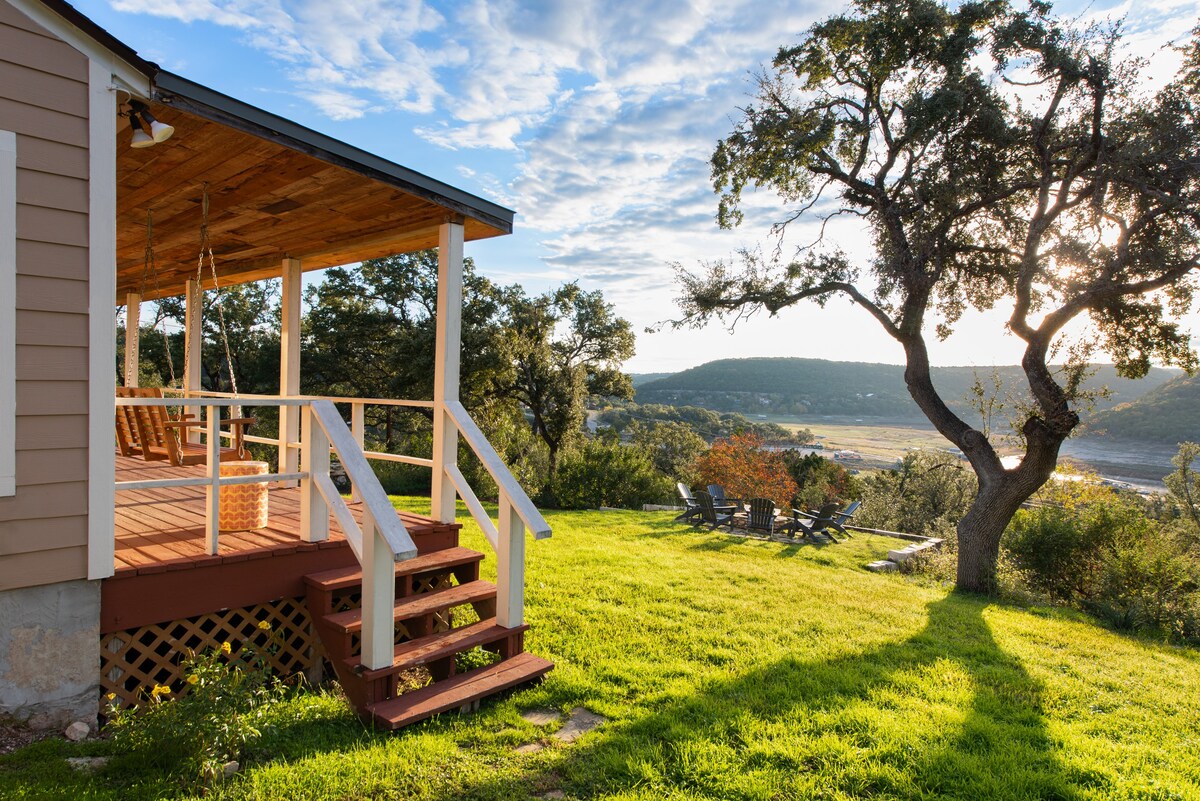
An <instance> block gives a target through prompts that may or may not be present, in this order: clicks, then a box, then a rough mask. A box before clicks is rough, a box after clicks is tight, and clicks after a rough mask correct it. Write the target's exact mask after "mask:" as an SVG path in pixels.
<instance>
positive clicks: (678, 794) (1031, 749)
mask: <svg viewBox="0 0 1200 801" xmlns="http://www.w3.org/2000/svg"><path fill="white" fill-rule="evenodd" d="M426 503H427V501H426ZM548 517H549V519H550V522H551V525H552V526H553V527H554V537H553V538H552V539H550V540H546V541H543V542H539V543H532V542H531V543H530V545H529V548H528V582H527V585H528V586H527V604H526V609H527V617H528V619H529V621H530V623H531V624H532V625H533V629H532V631H531V632H530V633H529V635H528V637H527V639H526V644H527V648H528V649H529V650H531V651H533V652H535V653H537V654H539V655H542V656H545V657H548V658H549V659H552V660H553V661H554V662H555V663H556V665H557V667H556V668H555V670H554V671H553V672H552V673H551V674H550V675H549V677H548V679H547V681H546V682H545V683H544V684H542V685H540V686H537V687H534V688H531V689H526V690H522V691H518V692H515V693H510V694H508V695H507V696H504V697H502V698H500V699H499V700H493V701H491V702H490V703H485V704H484V706H483V709H482V710H481V711H480V712H478V713H475V714H470V715H465V716H460V715H457V714H452V715H445V716H442V717H441V718H439V719H436V720H433V721H430V722H427V723H424V724H420V725H417V726H414V727H412V728H409V729H405V730H403V731H401V732H400V733H399V734H396V735H385V734H375V733H372V732H369V731H367V730H365V729H364V728H363V727H362V725H361V724H359V723H358V722H357V719H356V718H354V717H353V716H352V715H351V713H350V711H349V709H348V708H347V706H346V705H345V703H344V702H343V701H342V700H340V698H339V697H338V696H336V695H335V694H333V693H316V692H312V693H306V694H303V695H300V696H298V697H296V698H295V699H293V700H291V701H288V702H286V703H284V704H281V705H280V706H279V707H278V710H277V713H276V714H275V717H274V721H273V725H272V726H271V727H270V729H269V730H268V731H267V732H266V733H265V735H264V737H263V738H262V739H261V740H260V741H259V742H258V744H257V745H256V746H255V748H254V751H253V753H252V754H251V755H250V756H249V758H248V759H247V760H246V764H245V766H244V768H243V771H242V773H241V774H239V775H238V776H237V777H236V778H234V779H233V780H231V781H229V782H226V783H225V784H224V785H221V786H219V787H217V788H215V789H214V790H211V791H209V792H208V794H207V797H209V798H220V799H293V798H294V799H357V798H373V799H376V798H377V799H408V798H413V799H447V800H448V799H520V798H533V797H538V796H539V795H544V794H546V793H548V792H550V791H560V792H562V793H564V794H565V797H567V798H612V799H646V800H647V801H649V800H650V799H655V800H657V799H683V798H708V799H763V800H764V801H765V800H766V799H808V798H821V799H849V798H872V799H1145V800H1146V801H1152V800H1153V801H1158V800H1159V799H1161V800H1163V801H1166V800H1167V799H1191V798H1200V652H1197V651H1196V650H1189V649H1182V648H1174V647H1168V646H1163V645H1158V644H1155V643H1151V642H1146V641H1144V640H1138V639H1135V638H1132V637H1128V636H1124V635H1121V634H1116V633H1113V632H1110V631H1108V630H1106V629H1104V628H1101V627H1100V626H1098V625H1096V624H1095V623H1093V622H1092V621H1090V620H1089V619H1087V618H1085V617H1083V616H1081V615H1078V614H1075V613H1071V612H1065V611H1061V610H1047V609H1023V608H1018V607H1013V606H1006V605H1003V604H997V603H988V602H986V601H984V600H981V599H978V598H974V597H961V596H958V595H953V594H949V593H948V591H947V590H946V589H944V588H940V587H934V586H929V585H928V584H926V583H922V582H919V581H915V580H912V579H908V578H905V577H902V576H895V575H888V576H885V575H876V574H872V573H868V572H867V571H865V570H864V569H863V567H862V566H863V565H864V564H865V563H866V562H867V561H869V560H871V559H874V558H879V557H881V556H883V555H884V554H885V552H886V551H887V550H888V548H889V547H895V544H896V541H895V540H890V539H885V538H880V537H871V536H867V535H857V536H856V537H855V538H854V539H852V540H850V541H848V542H845V543H841V544H838V545H828V546H820V545H816V546H814V545H803V546H792V545H780V544H775V543H765V542H759V541H749V540H744V539H740V538H734V537H729V536H726V535H722V534H714V533H708V532H701V531H696V530H690V529H688V528H686V527H684V526H682V525H678V524H673V523H671V522H670V519H671V515H670V514H667V513H635V512H604V513H600V512H597V513H556V514H550V515H548ZM466 529H467V531H466V534H465V536H464V541H465V544H467V545H469V546H471V547H476V548H479V549H481V550H484V551H485V552H487V545H486V543H485V542H484V541H483V539H482V537H481V536H480V535H479V533H478V530H477V529H475V528H474V526H473V525H469V524H468V525H467V527H466ZM494 564H495V562H494V559H489V560H488V561H487V562H485V572H487V570H488V569H489V566H490V567H491V569H492V570H494ZM575 706H584V707H587V708H588V709H590V710H592V711H593V712H596V713H599V714H601V715H604V716H605V717H607V718H608V719H609V722H608V723H607V724H605V725H604V726H603V727H601V728H600V729H598V730H596V731H594V732H591V733H590V734H587V735H585V736H584V737H583V738H581V739H580V740H578V741H577V742H576V743H574V744H573V745H570V746H564V745H560V744H557V743H555V742H553V741H548V742H549V744H548V745H547V747H545V748H544V749H542V750H540V751H538V752H536V753H520V752H518V750H517V749H518V747H520V746H522V745H524V744H528V743H533V742H538V741H542V740H545V739H546V738H547V737H548V735H549V734H550V732H551V731H553V729H554V728H555V727H556V725H557V724H551V725H549V726H546V727H542V728H539V727H535V726H533V725H531V724H529V723H526V722H525V721H524V720H522V719H521V717H520V713H521V712H522V711H524V710H529V709H533V708H543V707H551V708H554V709H557V710H560V711H563V712H566V711H568V710H570V709H571V708H572V707H575ZM107 748H108V744H107V743H104V742H99V743H87V744H83V745H80V746H72V745H69V744H67V743H65V742H63V741H58V740H56V741H48V742H42V743H38V744H35V745H33V746H30V747H28V748H26V749H24V750H23V751H19V752H17V753H15V754H12V755H10V756H7V757H0V798H5V799H9V798H105V799H136V798H159V797H176V796H177V795H178V791H177V790H176V789H175V787H174V786H173V785H171V784H170V783H168V782H164V781H162V780H160V779H156V778H155V777H148V776H144V775H143V776H136V775H129V774H124V775H114V774H115V772H114V771H108V772H102V773H100V774H98V775H97V776H94V777H90V778H89V777H84V776H81V775H79V774H77V773H76V772H74V771H73V770H72V769H71V768H70V767H68V766H67V764H66V762H65V759H64V758H65V757H68V756H78V755H85V754H103V753H106V749H107Z"/></svg>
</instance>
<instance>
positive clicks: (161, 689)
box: [150, 684, 171, 698]
mask: <svg viewBox="0 0 1200 801" xmlns="http://www.w3.org/2000/svg"><path fill="white" fill-rule="evenodd" d="M150 694H151V695H152V696H154V697H155V698H157V697H158V696H160V695H170V694H171V688H170V687H168V686H167V685H165V684H155V685H154V689H153V690H151V691H150Z"/></svg>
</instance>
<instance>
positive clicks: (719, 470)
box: [696, 434, 800, 509]
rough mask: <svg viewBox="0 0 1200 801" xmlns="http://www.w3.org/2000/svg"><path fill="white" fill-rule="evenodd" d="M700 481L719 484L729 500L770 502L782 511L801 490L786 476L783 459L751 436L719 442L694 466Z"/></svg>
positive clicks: (738, 435)
mask: <svg viewBox="0 0 1200 801" xmlns="http://www.w3.org/2000/svg"><path fill="white" fill-rule="evenodd" d="M696 466H697V468H698V472H699V474H700V480H701V481H702V482H704V483H705V484H720V485H721V486H722V487H724V488H725V492H726V494H727V495H729V496H730V497H736V498H742V499H749V498H770V499H771V500H773V501H774V502H775V505H776V506H778V507H780V508H781V509H788V508H790V507H791V505H792V501H793V499H794V498H795V497H796V493H797V492H799V491H800V488H799V487H797V486H796V482H795V480H794V479H792V477H791V476H790V475H789V474H788V470H787V465H786V464H784V461H783V455H782V454H780V453H777V452H775V451H768V450H763V447H762V439H760V438H759V437H758V436H756V435H754V434H735V435H733V436H732V437H730V438H729V439H719V440H717V441H715V442H714V443H713V444H712V447H711V448H709V449H708V451H707V452H706V453H705V454H704V455H702V456H701V457H700V458H699V459H698V460H697V462H696Z"/></svg>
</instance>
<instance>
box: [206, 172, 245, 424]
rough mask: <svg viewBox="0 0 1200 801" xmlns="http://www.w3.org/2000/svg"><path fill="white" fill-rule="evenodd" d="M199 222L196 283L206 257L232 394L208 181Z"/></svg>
mask: <svg viewBox="0 0 1200 801" xmlns="http://www.w3.org/2000/svg"><path fill="white" fill-rule="evenodd" d="M200 209H201V222H200V255H199V257H198V258H197V260H196V283H197V284H198V285H200V284H202V283H203V280H204V261H205V258H206V257H207V259H208V269H209V272H210V274H211V275H212V285H213V290H214V291H215V292H216V301H215V303H214V305H215V306H216V307H217V321H218V323H219V325H220V329H221V343H222V345H224V347H225V367H226V369H227V371H228V373H229V386H230V388H231V389H232V390H233V394H234V395H235V396H236V395H237V394H238V387H237V376H236V375H234V370H233V354H232V353H231V352H230V349H229V334H228V331H227V330H226V327H225V309H224V306H223V304H222V302H221V301H222V298H221V284H220V282H219V281H218V280H217V262H216V259H215V258H214V257H213V252H212V245H211V244H210V242H209V238H208V182H207V181H206V182H205V183H204V195H203V199H202V202H201V206H200ZM230 412H231V413H232V414H233V415H234V416H235V417H240V416H241V413H240V408H238V407H233V408H231V409H230Z"/></svg>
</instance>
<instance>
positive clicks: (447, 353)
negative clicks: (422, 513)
mask: <svg viewBox="0 0 1200 801" xmlns="http://www.w3.org/2000/svg"><path fill="white" fill-rule="evenodd" d="M462 271H463V225H462V222H460V221H455V222H446V223H443V224H442V226H441V227H440V228H439V230H438V294H437V343H436V345H435V350H434V363H433V484H432V487H431V489H430V507H431V515H432V516H433V517H434V518H435V519H437V520H440V521H441V522H443V523H453V522H454V487H453V486H452V485H451V483H450V479H449V477H448V476H447V475H446V465H449V464H454V465H457V464H458V430H457V429H456V428H455V426H454V423H453V421H452V420H450V419H449V415H448V412H447V411H446V403H448V402H450V401H457V400H458V380H459V376H458V366H459V348H460V347H461V344H462Z"/></svg>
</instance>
